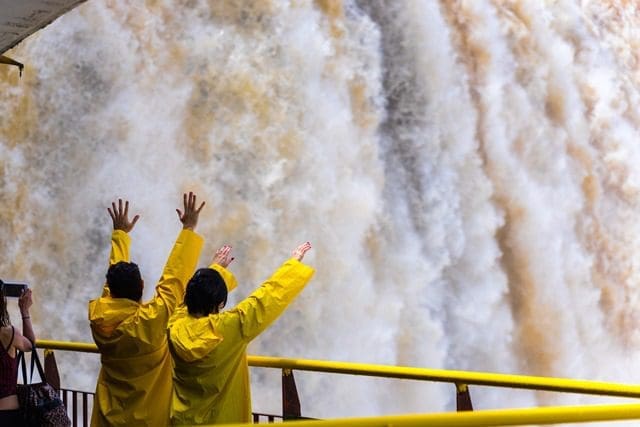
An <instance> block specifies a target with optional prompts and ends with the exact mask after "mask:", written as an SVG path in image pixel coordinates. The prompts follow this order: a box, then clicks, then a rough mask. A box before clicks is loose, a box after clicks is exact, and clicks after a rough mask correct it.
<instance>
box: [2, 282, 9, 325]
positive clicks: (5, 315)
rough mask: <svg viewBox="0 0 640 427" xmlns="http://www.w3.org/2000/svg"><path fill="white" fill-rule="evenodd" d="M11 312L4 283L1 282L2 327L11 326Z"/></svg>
mask: <svg viewBox="0 0 640 427" xmlns="http://www.w3.org/2000/svg"><path fill="white" fill-rule="evenodd" d="M10 324H11V319H9V312H8V311H7V296H6V295H5V294H4V282H3V281H2V280H0V326H9V325H10Z"/></svg>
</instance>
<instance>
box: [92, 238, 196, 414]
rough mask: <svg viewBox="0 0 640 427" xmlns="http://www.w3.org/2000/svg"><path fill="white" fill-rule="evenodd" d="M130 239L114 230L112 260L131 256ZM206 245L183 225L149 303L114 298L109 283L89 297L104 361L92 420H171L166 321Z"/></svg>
mask: <svg viewBox="0 0 640 427" xmlns="http://www.w3.org/2000/svg"><path fill="white" fill-rule="evenodd" d="M129 245H130V237H129V235H127V233H125V232H124V231H121V230H115V231H114V232H113V234H112V237H111V256H110V259H109V262H110V265H113V264H116V263H118V262H120V261H127V262H128V261H129ZM202 245H203V239H202V238H201V237H200V236H198V235H197V234H196V233H194V232H193V231H190V230H182V232H181V233H180V235H179V236H178V239H177V240H176V242H175V245H174V247H173V249H172V251H171V254H170V255H169V259H168V260H167V264H166V266H165V268H164V271H163V273H162V277H161V278H160V281H159V282H158V285H157V286H156V294H155V296H154V298H153V299H152V300H151V301H149V302H148V303H145V304H140V303H138V302H135V301H132V300H130V299H127V298H112V297H111V296H110V295H109V288H108V287H107V286H106V285H105V286H104V288H103V294H102V296H101V297H100V298H98V299H95V300H92V301H91V302H90V303H89V321H90V324H91V332H92V334H93V338H94V340H95V342H96V344H97V345H98V349H99V350H100V354H101V362H102V367H101V369H100V374H99V377H98V383H97V385H96V395H95V398H94V406H93V415H92V418H91V425H92V426H124V425H126V426H130V427H133V426H153V427H156V426H165V425H168V421H169V407H170V402H171V389H172V385H171V381H170V378H171V367H172V366H171V365H172V362H171V357H170V355H169V350H168V346H167V338H166V327H167V322H168V320H169V317H170V316H171V314H172V313H173V311H174V309H175V307H176V306H177V305H178V304H179V303H180V302H182V300H183V298H184V289H185V286H186V283H187V282H188V280H189V279H190V278H191V276H192V275H193V272H194V270H195V267H196V264H197V262H198V258H199V256H200V251H201V249H202Z"/></svg>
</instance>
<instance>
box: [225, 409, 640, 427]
mask: <svg viewBox="0 0 640 427" xmlns="http://www.w3.org/2000/svg"><path fill="white" fill-rule="evenodd" d="M633 419H640V404H624V405H588V406H560V407H547V408H522V409H493V410H483V411H475V412H445V413H435V414H407V415H390V416H381V417H363V418H335V419H330V420H313V421H290V422H288V423H287V425H290V426H295V427H337V426H349V427H391V426H393V427H417V426H421V427H422V426H429V427H481V426H482V427H484V426H523V425H531V424H538V425H544V424H559V423H586V422H596V421H624V420H633ZM251 425H254V424H226V426H227V427H231V426H234V427H242V426H245V427H248V426H251Z"/></svg>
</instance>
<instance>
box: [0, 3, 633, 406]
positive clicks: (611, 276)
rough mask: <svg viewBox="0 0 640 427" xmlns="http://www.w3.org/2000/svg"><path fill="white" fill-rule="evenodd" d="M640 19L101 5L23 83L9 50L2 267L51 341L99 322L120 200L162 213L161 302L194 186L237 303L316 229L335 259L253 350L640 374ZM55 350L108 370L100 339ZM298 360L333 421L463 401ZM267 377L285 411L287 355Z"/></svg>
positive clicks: (150, 265)
mask: <svg viewBox="0 0 640 427" xmlns="http://www.w3.org/2000/svg"><path fill="white" fill-rule="evenodd" d="M639 25H640V12H638V10H637V7H636V6H634V5H633V4H632V2H613V1H605V0H600V1H585V0H582V1H578V0H559V1H555V2H541V1H537V0H527V1H515V0H508V1H503V2H497V1H490V0H473V1H471V0H440V1H434V0H406V1H397V2H396V1H385V0H344V1H339V0H315V1H312V0H302V1H286V0H268V1H267V0H265V1H262V0H252V1H245V2H237V1H234V0H215V1H213V0H212V1H206V0H191V1H186V0H182V1H148V2H139V3H138V2H116V1H110V0H89V1H88V2H86V3H84V4H83V5H81V6H80V7H78V8H76V9H75V10H73V11H72V12H70V13H68V14H66V15H65V16H63V17H61V18H60V19H58V20H57V21H56V22H54V23H53V24H51V25H50V26H49V27H47V28H45V29H44V30H42V31H40V32H38V33H37V34H36V35H34V36H32V37H30V38H29V39H27V40H26V41H24V42H23V43H21V45H19V46H18V47H17V48H15V49H14V50H12V51H11V52H10V56H11V57H13V58H16V59H18V60H20V61H21V62H23V63H25V64H26V68H25V73H24V76H23V77H22V79H20V78H19V77H18V72H17V70H14V69H11V68H9V67H0V88H1V91H2V93H3V102H2V103H1V104H0V110H1V112H0V188H1V191H0V200H1V201H2V204H1V206H2V207H1V208H0V217H1V218H2V221H0V232H1V236H2V239H1V241H0V250H1V251H2V253H3V254H4V257H3V259H4V262H3V263H2V272H1V276H0V277H3V278H15V279H21V280H26V281H28V282H29V283H30V284H31V287H32V288H33V289H34V298H35V301H36V302H35V306H34V313H33V318H34V320H35V327H36V333H37V335H38V337H41V338H48V339H57V340H74V341H90V340H91V336H90V331H89V327H88V321H87V314H86V304H87V302H88V300H89V299H92V298H95V297H96V296H98V295H99V292H100V289H101V285H102V283H103V280H104V274H105V272H106V267H107V260H108V250H109V236H110V229H111V223H110V218H109V216H108V214H107V212H106V207H107V206H109V203H110V202H111V200H113V199H115V198H117V197H122V198H127V199H129V200H131V206H132V211H133V212H134V213H139V214H140V215H141V219H140V221H139V223H138V225H137V226H136V229H135V230H134V231H133V232H132V234H131V235H132V239H133V244H132V260H134V261H135V262H137V263H138V264H139V265H140V267H141V271H142V274H143V277H144V278H145V283H146V284H147V287H146V289H145V298H150V297H151V295H152V293H153V284H154V283H155V281H156V280H157V278H158V277H159V276H160V272H161V269H162V267H163V265H164V261H165V259H166V256H167V255H168V252H169V250H170V248H171V245H172V244H173V241H174V239H175V237H176V235H177V233H178V230H179V228H180V227H179V225H180V224H179V222H178V220H177V217H176V215H175V208H177V207H180V203H181V195H182V192H184V191H189V190H193V191H195V192H196V193H197V194H198V196H199V197H200V198H202V199H204V200H206V201H207V206H206V207H205V209H204V211H203V213H202V215H201V219H200V224H199V226H198V230H197V231H198V232H199V233H201V234H202V235H203V236H204V237H205V239H206V245H205V249H204V251H203V255H202V258H201V262H200V265H206V264H207V262H208V261H209V260H210V258H211V256H212V255H213V252H214V251H215V249H216V248H217V247H219V246H220V245H222V244H225V243H228V244H230V245H232V246H233V247H234V252H235V257H236V261H234V263H233V264H232V270H233V271H234V273H235V274H236V275H237V277H238V279H239V283H240V287H239V289H238V290H237V291H236V292H235V295H232V298H231V301H230V304H229V305H231V304H232V303H234V302H237V301H238V300H240V299H241V298H242V297H244V296H246V295H248V294H249V293H250V292H251V291H252V290H253V289H254V287H256V286H257V285H258V284H259V283H260V282H261V281H262V280H264V279H266V278H267V277H268V276H269V275H270V273H271V272H272V271H273V270H274V269H275V268H276V267H277V266H278V265H279V264H280V263H281V261H283V260H285V259H286V258H287V256H288V255H289V254H290V252H291V250H292V249H293V248H294V247H295V246H296V245H297V244H298V243H300V242H303V241H306V240H309V241H311V242H312V244H313V250H312V252H311V253H310V254H309V255H308V256H307V258H306V260H307V261H308V262H309V264H311V265H313V266H314V267H315V268H316V269H317V273H316V276H315V278H314V280H313V281H312V282H311V283H310V284H309V286H308V287H307V288H306V290H305V291H304V292H303V294H302V295H301V297H300V298H299V299H298V300H297V301H296V302H295V303H294V305H293V306H292V307H291V308H290V309H289V310H288V311H287V312H286V313H285V315H283V316H282V318H280V319H279V320H278V321H277V322H276V324H275V325H274V326H272V327H271V328H270V329H269V330H268V331H267V332H265V333H264V334H263V335H262V336H261V337H260V338H258V339H257V340H256V341H255V342H254V343H253V344H252V345H251V347H250V353H252V354H261V355H276V356H286V357H295V358H310V359H329V360H340V361H354V362H366V363H381V364H393V365H409V366H421V367H430V368H445V369H459V370H475V371H491V372H506V373H518V374H531V375H545V376H560V377H572V378H586V379H599V380H605V381H624V382H637V381H638V379H640V368H637V367H636V366H640V365H639V362H640V352H639V351H638V350H637V349H638V348H639V346H640V332H639V331H640V328H639V326H640V317H639V315H638V314H637V312H636V307H637V305H638V300H639V299H640V292H639V287H638V284H639V283H640V261H639V260H638V257H637V254H640V221H638V220H637V216H638V212H640V167H638V165H640V144H638V141H640V134H639V132H638V130H639V124H640V108H639V107H640V90H639V87H640V86H639V83H640V67H639V64H640V62H639V61H640V58H639V55H640V54H639V52H640V50H639V47H640V34H639V33H638V32H637V31H636V29H637V28H638V26H639ZM12 304H13V307H12V310H13V313H15V312H16V310H15V305H16V304H15V303H14V302H12ZM13 318H14V319H18V316H17V315H15V314H14V316H13ZM57 358H58V360H59V365H60V368H61V375H62V380H63V384H66V385H69V386H71V387H74V388H77V389H83V390H92V389H93V387H94V386H95V377H96V375H97V370H98V363H99V361H98V358H97V357H96V356H91V355H84V356H78V355H69V354H64V353H62V352H58V353H57ZM296 378H297V380H298V389H299V390H300V392H301V401H302V407H303V414H304V415H306V416H311V417H320V418H327V417H335V416H347V415H375V414H383V413H399V412H409V411H411V412H427V411H440V410H451V409H452V408H453V406H454V403H455V402H454V388H453V386H451V385H448V384H445V385H442V384H421V383H418V382H410V381H392V380H379V379H366V378H359V377H346V376H335V375H320V374H309V373H299V374H297V375H296ZM252 381H253V383H252V388H253V400H254V409H256V410H259V411H263V412H269V411H271V412H278V407H279V386H280V383H279V373H278V372H275V371H268V370H264V369H254V370H252ZM471 393H472V398H473V401H474V406H476V407H477V408H498V407H517V406H535V405H549V404H567V403H575V404H578V403H589V402H596V401H602V400H598V399H596V398H593V397H581V396H574V395H562V394H552V393H542V392H537V393H536V392H527V391H515V392H513V391H509V390H501V389H494V388H480V387H476V388H474V387H472V388H471ZM605 401H611V400H610V399H608V400H605Z"/></svg>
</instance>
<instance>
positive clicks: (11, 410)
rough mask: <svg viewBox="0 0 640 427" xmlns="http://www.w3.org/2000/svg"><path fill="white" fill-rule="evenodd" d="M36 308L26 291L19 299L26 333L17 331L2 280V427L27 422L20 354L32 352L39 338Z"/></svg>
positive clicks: (0, 406) (0, 295) (0, 424)
mask: <svg viewBox="0 0 640 427" xmlns="http://www.w3.org/2000/svg"><path fill="white" fill-rule="evenodd" d="M32 304H33V299H32V293H31V289H28V288H27V289H26V290H25V291H23V293H22V295H20V298H19V299H18V306H19V307H20V314H21V315H22V333H20V332H18V331H16V329H15V328H14V327H13V325H12V324H11V320H10V319H9V312H8V311H7V297H6V295H5V286H4V282H2V280H0V426H16V427H20V426H22V425H23V423H24V421H23V418H22V414H21V413H20V405H19V403H18V395H17V394H16V390H17V380H18V359H17V354H16V353H17V352H16V351H17V350H21V351H31V350H32V349H33V348H32V344H31V343H32V342H35V341H36V335H35V333H34V332H33V326H32V325H31V315H30V314H29V308H31V305H32Z"/></svg>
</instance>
